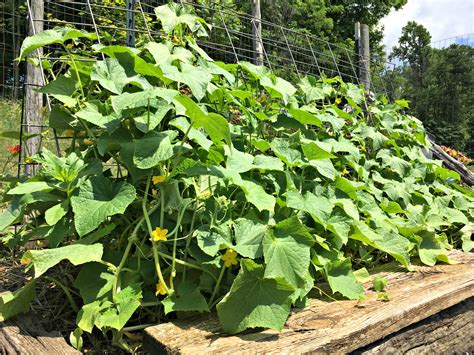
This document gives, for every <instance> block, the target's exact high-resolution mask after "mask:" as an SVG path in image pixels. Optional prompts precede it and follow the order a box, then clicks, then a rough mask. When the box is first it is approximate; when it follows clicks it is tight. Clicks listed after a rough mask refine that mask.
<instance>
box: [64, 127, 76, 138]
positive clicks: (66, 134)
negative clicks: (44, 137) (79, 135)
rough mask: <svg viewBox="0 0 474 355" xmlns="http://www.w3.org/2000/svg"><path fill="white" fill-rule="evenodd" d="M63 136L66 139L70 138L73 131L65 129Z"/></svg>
mask: <svg viewBox="0 0 474 355" xmlns="http://www.w3.org/2000/svg"><path fill="white" fill-rule="evenodd" d="M64 135H65V136H66V137H72V136H73V135H74V131H73V130H72V129H66V130H65V131H64Z"/></svg>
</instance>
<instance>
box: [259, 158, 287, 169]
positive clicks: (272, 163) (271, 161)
mask: <svg viewBox="0 0 474 355" xmlns="http://www.w3.org/2000/svg"><path fill="white" fill-rule="evenodd" d="M253 166H254V167H255V168H257V169H261V170H273V171H283V170H284V165H283V162H282V161H281V160H280V159H278V158H275V157H270V156H266V155H257V156H256V157H255V158H254V160H253Z"/></svg>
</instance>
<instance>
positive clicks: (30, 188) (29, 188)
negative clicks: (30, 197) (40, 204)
mask: <svg viewBox="0 0 474 355" xmlns="http://www.w3.org/2000/svg"><path fill="white" fill-rule="evenodd" d="M52 189H54V185H52V184H50V183H47V182H44V181H31V182H24V183H23V184H18V185H17V186H16V187H14V188H13V189H11V190H9V191H8V195H25V194H30V193H32V192H38V191H51V190H52Z"/></svg>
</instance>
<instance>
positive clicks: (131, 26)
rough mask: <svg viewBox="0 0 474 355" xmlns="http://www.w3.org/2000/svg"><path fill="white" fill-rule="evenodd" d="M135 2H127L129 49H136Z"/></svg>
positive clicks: (129, 0) (128, 0)
mask: <svg viewBox="0 0 474 355" xmlns="http://www.w3.org/2000/svg"><path fill="white" fill-rule="evenodd" d="M134 10H135V0H127V13H126V26H127V39H126V44H127V46H128V47H135V11H134Z"/></svg>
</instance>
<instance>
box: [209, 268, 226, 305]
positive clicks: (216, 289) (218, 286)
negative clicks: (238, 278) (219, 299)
mask: <svg viewBox="0 0 474 355" xmlns="http://www.w3.org/2000/svg"><path fill="white" fill-rule="evenodd" d="M225 269H226V267H225V264H222V268H221V272H220V273H219V278H218V279H217V282H216V286H214V290H213V291H212V295H211V298H210V299H209V304H212V303H213V302H214V298H216V295H217V291H219V288H220V286H221V281H222V277H223V276H224V272H225Z"/></svg>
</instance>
